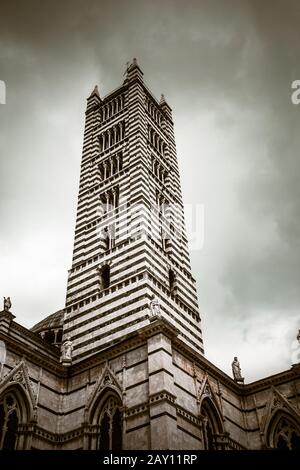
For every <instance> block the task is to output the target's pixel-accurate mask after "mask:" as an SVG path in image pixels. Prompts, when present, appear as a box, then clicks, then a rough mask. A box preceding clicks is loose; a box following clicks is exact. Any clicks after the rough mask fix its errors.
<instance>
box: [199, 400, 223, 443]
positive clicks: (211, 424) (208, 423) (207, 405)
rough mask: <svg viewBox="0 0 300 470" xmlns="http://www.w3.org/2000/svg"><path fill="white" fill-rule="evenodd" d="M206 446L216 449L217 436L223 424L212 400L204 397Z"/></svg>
mask: <svg viewBox="0 0 300 470" xmlns="http://www.w3.org/2000/svg"><path fill="white" fill-rule="evenodd" d="M201 417H202V426H203V427H202V432H203V441H204V448H205V449H206V450H216V445H215V436H217V435H218V434H221V433H222V424H221V421H220V417H219V416H218V412H217V410H216V407H215V405H214V404H213V402H212V400H211V399H209V398H204V400H203V402H202V405H201Z"/></svg>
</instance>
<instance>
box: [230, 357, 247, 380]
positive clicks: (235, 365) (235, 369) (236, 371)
mask: <svg viewBox="0 0 300 470" xmlns="http://www.w3.org/2000/svg"><path fill="white" fill-rule="evenodd" d="M231 367H232V373H233V378H234V380H235V381H236V382H244V378H243V377H242V373H241V366H240V363H239V361H238V358H237V357H235V358H234V360H233V362H232V364H231Z"/></svg>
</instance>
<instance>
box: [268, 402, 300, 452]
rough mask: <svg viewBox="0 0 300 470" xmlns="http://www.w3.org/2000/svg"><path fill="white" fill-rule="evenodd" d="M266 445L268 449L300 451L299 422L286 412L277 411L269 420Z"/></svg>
mask: <svg viewBox="0 0 300 470" xmlns="http://www.w3.org/2000/svg"><path fill="white" fill-rule="evenodd" d="M266 444H267V447H268V448H271V449H280V450H300V422H299V420H297V418H296V417H295V416H293V415H292V414H290V413H289V412H287V411H286V410H282V409H281V410H277V411H275V413H274V414H273V416H272V419H271V420H270V423H269V426H268V429H267V433H266Z"/></svg>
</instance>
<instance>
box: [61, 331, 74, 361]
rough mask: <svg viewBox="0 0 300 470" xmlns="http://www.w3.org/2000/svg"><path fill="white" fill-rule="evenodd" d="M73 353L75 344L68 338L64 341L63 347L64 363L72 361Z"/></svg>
mask: <svg viewBox="0 0 300 470" xmlns="http://www.w3.org/2000/svg"><path fill="white" fill-rule="evenodd" d="M72 351H73V343H72V341H71V338H70V336H67V338H66V340H65V341H64V343H63V344H62V347H61V355H62V361H71V360H72Z"/></svg>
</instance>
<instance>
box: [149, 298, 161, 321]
mask: <svg viewBox="0 0 300 470" xmlns="http://www.w3.org/2000/svg"><path fill="white" fill-rule="evenodd" d="M150 309H151V313H152V316H153V317H160V304H159V299H158V298H157V297H155V296H154V297H153V299H152V300H151V302H150Z"/></svg>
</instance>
